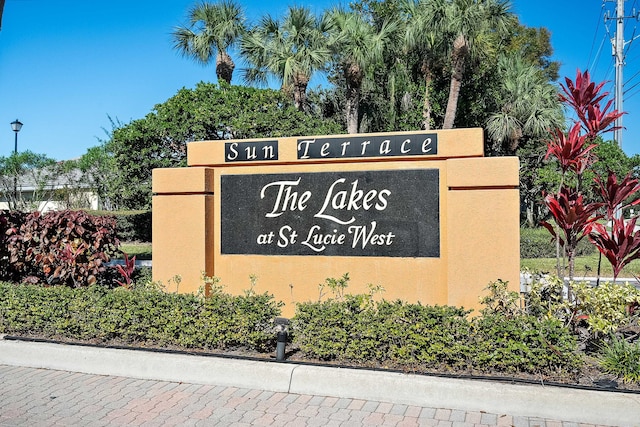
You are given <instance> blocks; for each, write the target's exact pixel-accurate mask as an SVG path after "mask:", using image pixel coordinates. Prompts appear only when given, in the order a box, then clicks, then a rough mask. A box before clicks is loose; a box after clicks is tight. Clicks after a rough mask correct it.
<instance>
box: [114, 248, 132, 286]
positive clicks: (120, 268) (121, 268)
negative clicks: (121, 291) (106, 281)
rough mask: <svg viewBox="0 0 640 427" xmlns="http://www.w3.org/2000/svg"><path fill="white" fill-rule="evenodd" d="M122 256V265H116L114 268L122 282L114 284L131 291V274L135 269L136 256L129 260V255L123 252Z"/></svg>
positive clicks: (118, 281)
mask: <svg viewBox="0 0 640 427" xmlns="http://www.w3.org/2000/svg"><path fill="white" fill-rule="evenodd" d="M123 254H124V265H120V264H116V266H115V268H116V271H117V272H118V273H120V275H121V276H122V280H124V282H123V281H120V280H116V282H117V283H118V284H119V285H120V286H122V287H123V288H126V289H131V287H132V286H133V272H134V271H135V269H136V256H135V255H134V256H132V257H131V258H129V254H127V253H126V252H123Z"/></svg>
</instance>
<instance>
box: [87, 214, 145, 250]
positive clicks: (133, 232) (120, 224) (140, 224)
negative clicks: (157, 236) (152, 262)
mask: <svg viewBox="0 0 640 427" xmlns="http://www.w3.org/2000/svg"><path fill="white" fill-rule="evenodd" d="M90 213H92V214H94V215H110V216H113V217H114V218H115V219H116V227H117V231H118V238H119V239H120V240H121V241H123V242H150V241H151V211H91V212H90Z"/></svg>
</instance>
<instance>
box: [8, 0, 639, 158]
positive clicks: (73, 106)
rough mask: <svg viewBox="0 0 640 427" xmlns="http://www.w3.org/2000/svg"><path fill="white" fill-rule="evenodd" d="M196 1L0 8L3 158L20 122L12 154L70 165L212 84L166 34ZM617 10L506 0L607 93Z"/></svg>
mask: <svg viewBox="0 0 640 427" xmlns="http://www.w3.org/2000/svg"><path fill="white" fill-rule="evenodd" d="M240 1H241V3H242V4H243V5H244V7H245V10H246V11H247V15H248V17H249V19H251V20H256V19H258V18H259V17H260V16H262V15H264V14H265V13H270V14H272V15H275V16H280V15H282V14H283V13H284V11H285V10H286V7H287V5H289V4H294V3H292V2H291V1H284V0H271V1H264V0H263V1H254V0H240ZM636 1H637V2H638V4H636ZM194 2H195V0H170V1H168V0H167V1H163V0H110V1H107V2H98V1H93V0H57V1H55V2H53V1H50V0H6V3H5V8H4V15H3V18H2V29H1V30H0V156H7V155H9V154H10V153H11V151H12V150H13V143H14V133H13V132H12V130H11V126H10V123H11V122H12V121H14V120H15V119H16V118H17V119H19V120H20V121H21V122H22V123H24V127H23V128H22V130H21V131H20V133H19V135H18V149H19V150H27V149H28V150H31V151H34V152H36V153H43V154H47V155H48V156H50V157H53V158H55V159H58V160H64V159H71V158H76V157H79V156H81V155H82V154H84V153H85V152H86V150H87V149H88V148H90V147H93V146H96V145H98V144H99V143H100V141H99V140H100V139H105V138H106V134H105V131H104V129H107V130H109V129H111V124H110V121H109V117H111V118H113V119H114V120H117V121H120V122H122V123H128V122H129V121H131V120H134V119H138V118H142V117H144V116H145V115H146V114H148V113H149V112H150V111H151V110H152V108H153V106H154V105H155V104H158V103H162V102H164V101H166V100H167V99H168V98H170V97H171V96H173V95H174V94H175V93H176V92H177V91H178V90H179V89H181V88H183V87H187V88H192V87H194V86H195V84H196V83H197V82H199V81H203V80H204V81H212V82H215V81H216V77H215V67H214V66H213V65H210V66H207V67H205V66H202V65H198V64H195V63H194V62H193V61H191V60H189V59H186V58H183V57H182V56H180V55H179V54H178V53H176V51H174V50H173V48H172V42H171V31H172V28H173V27H174V26H176V25H181V24H184V22H185V18H186V14H187V10H188V9H189V8H190V7H191V6H192V5H193V4H194ZM339 3H340V2H339V1H330V0H326V1H315V2H313V3H312V6H311V8H312V9H313V10H314V11H316V12H318V13H320V12H322V11H323V10H324V9H326V8H327V7H329V6H332V5H335V4H339ZM614 4H615V2H606V3H603V2H602V0H561V1H558V0H513V1H512V5H513V9H512V10H513V11H514V12H515V13H516V14H517V15H518V16H519V17H520V20H521V22H522V23H524V24H525V25H528V26H532V27H540V26H544V27H547V28H548V29H549V30H550V31H551V33H552V45H553V47H554V49H555V52H554V56H553V58H554V59H555V60H557V61H560V62H561V63H562V68H561V76H570V77H571V78H573V77H574V76H575V71H576V69H577V68H580V69H582V70H584V69H586V68H589V70H590V71H591V72H592V75H593V78H594V80H596V81H602V80H609V81H611V83H610V84H609V85H607V89H608V90H609V91H610V92H613V78H614V72H613V62H612V57H611V45H610V43H609V37H612V36H613V34H614V33H615V26H614V23H613V21H610V22H609V24H608V27H609V32H607V26H606V25H605V24H604V22H603V19H602V17H603V12H606V11H611V13H613V9H614ZM603 5H604V6H603ZM633 7H636V9H640V0H627V1H626V8H627V15H630V14H631V10H632V8H633ZM636 25H640V23H639V22H638V21H636V20H627V21H626V31H625V33H626V36H625V40H630V39H631V38H632V37H633V36H634V34H640V28H639V29H638V31H637V32H636V33H634V29H635V27H636ZM627 48H628V54H627V67H626V68H625V80H629V83H628V84H627V89H628V92H627V94H626V98H625V105H624V110H625V111H627V112H628V114H627V115H626V116H625V117H624V125H625V127H626V131H625V133H624V140H623V149H624V150H625V152H626V153H627V154H629V155H632V154H637V153H640V84H638V83H640V39H638V40H636V41H635V42H633V43H631V44H630V45H628V46H627ZM240 67H241V64H238V67H237V68H240ZM238 74H239V73H236V75H238ZM234 80H235V79H234ZM234 83H241V82H240V81H238V82H235V81H234ZM635 84H638V86H635V87H634V85H635Z"/></svg>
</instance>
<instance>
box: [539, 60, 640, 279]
mask: <svg viewBox="0 0 640 427" xmlns="http://www.w3.org/2000/svg"><path fill="white" fill-rule="evenodd" d="M565 83H566V85H562V92H563V93H560V95H559V98H560V101H562V102H563V103H565V104H566V105H568V106H569V107H571V108H572V109H573V110H574V111H575V113H576V115H577V117H578V120H577V121H576V123H575V124H574V125H573V126H572V127H571V129H570V130H569V132H568V133H567V134H566V135H565V133H564V132H563V131H562V130H556V132H555V133H554V138H553V139H552V140H551V141H549V143H548V144H547V153H546V156H545V159H547V158H549V157H552V156H553V157H555V158H556V159H557V160H558V163H559V165H560V169H561V170H562V178H563V179H562V181H561V182H562V183H561V185H560V188H559V190H558V193H557V194H551V195H548V196H547V197H546V198H545V204H546V205H547V207H548V208H549V212H550V213H551V215H552V217H553V219H554V220H555V223H556V226H555V227H556V228H554V226H552V225H551V224H550V223H548V222H543V224H542V225H544V226H545V227H546V228H547V229H548V230H549V231H550V232H551V234H552V235H553V236H554V237H555V238H556V241H557V242H558V244H561V245H562V246H564V249H565V252H566V254H567V258H568V260H569V278H570V279H573V273H574V264H575V250H576V246H577V244H578V242H579V241H580V240H581V239H582V238H584V236H586V235H588V234H589V233H590V232H593V233H597V232H598V231H600V232H601V231H602V228H600V226H599V225H596V222H595V221H597V220H598V219H600V218H602V217H603V215H599V214H597V211H598V209H600V208H601V207H602V206H607V217H609V218H612V217H613V212H614V211H615V209H617V206H619V204H620V203H621V202H622V201H624V200H625V199H627V198H628V197H629V196H630V195H631V194H633V193H634V192H636V191H638V189H639V188H640V187H638V182H637V180H634V179H633V178H631V177H630V176H627V177H625V178H624V179H623V180H622V181H621V182H620V183H618V182H617V179H616V177H615V175H613V174H609V177H608V179H607V182H606V183H604V182H602V181H601V180H596V185H597V188H598V190H599V192H600V194H601V196H602V198H603V201H604V202H603V203H600V202H598V203H587V202H585V201H584V198H583V196H582V194H581V192H580V185H581V183H582V175H583V173H584V171H585V170H586V169H587V168H589V167H590V166H591V165H592V164H593V163H594V162H595V161H596V160H597V159H596V158H595V156H594V155H593V154H592V152H591V151H592V150H593V148H595V147H596V145H595V144H593V143H592V142H593V141H594V140H595V138H596V137H597V136H598V135H599V134H601V133H604V132H609V131H612V130H614V129H616V128H615V126H614V125H613V123H614V121H615V120H616V119H617V118H619V117H620V116H621V115H622V114H623V113H619V112H618V111H617V110H613V111H611V112H608V110H609V109H610V108H611V101H608V102H607V103H606V104H605V106H604V108H602V107H601V105H600V103H601V102H602V101H603V100H604V99H605V98H606V97H607V95H608V92H601V90H602V88H603V87H604V82H602V83H600V84H597V85H596V84H595V83H594V82H592V81H591V77H590V76H589V72H588V71H585V72H584V74H583V73H581V72H580V71H579V70H578V71H577V73H576V79H575V82H573V81H571V79H569V78H566V79H565ZM582 131H584V132H585V133H584V134H581V132H582ZM570 171H571V172H574V173H575V174H576V177H577V183H578V187H577V188H576V189H572V188H569V187H567V186H566V185H565V183H564V182H565V180H564V178H565V174H567V173H568V172H570ZM604 230H605V231H606V228H605V229H604ZM627 230H628V229H627V228H620V227H619V226H618V228H617V229H616V231H615V232H617V233H618V234H620V233H625V232H626V231H627ZM604 234H606V233H597V236H596V237H595V240H596V241H599V242H602V243H603V244H604V243H605V241H606V237H605V236H604ZM620 238H622V236H621V235H618V236H617V237H615V238H614V237H613V235H612V236H611V239H613V240H615V239H618V240H616V241H619V242H621V241H622V240H620ZM591 240H592V241H594V239H593V238H592V239H591ZM623 240H624V239H623ZM596 245H597V244H596ZM607 245H609V246H608V248H609V249H607V250H608V251H610V252H611V251H614V249H612V248H611V244H610V243H607ZM558 248H559V246H558ZM620 250H622V249H620ZM558 254H559V250H558ZM610 255H611V254H610ZM619 255H620V254H619ZM614 258H615V257H614ZM623 258H624V255H623ZM558 259H559V255H558ZM607 259H609V260H611V259H610V258H609V257H607ZM619 263H620V262H618V264H619ZM558 270H560V266H559V263H558ZM558 274H560V271H558Z"/></svg>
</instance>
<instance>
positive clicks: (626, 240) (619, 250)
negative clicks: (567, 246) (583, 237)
mask: <svg viewBox="0 0 640 427" xmlns="http://www.w3.org/2000/svg"><path fill="white" fill-rule="evenodd" d="M637 219H638V218H637V217H634V218H631V219H629V220H627V221H625V219H624V218H622V217H620V218H613V219H612V221H611V232H609V231H608V230H607V227H606V226H605V225H604V224H600V223H597V222H595V223H593V224H591V225H590V226H589V239H590V240H591V241H592V242H593V244H594V245H596V247H597V248H598V250H599V251H600V253H601V254H602V255H604V256H605V257H606V258H607V260H609V262H610V263H611V267H612V268H613V279H614V280H615V279H616V278H617V277H618V274H620V272H621V271H622V269H623V268H624V266H625V265H627V264H629V263H630V262H631V261H633V260H634V259H639V258H640V231H639V232H636V231H635V227H636V220H637Z"/></svg>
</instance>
